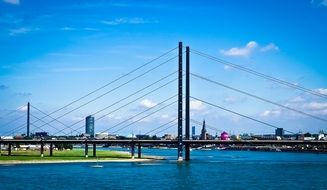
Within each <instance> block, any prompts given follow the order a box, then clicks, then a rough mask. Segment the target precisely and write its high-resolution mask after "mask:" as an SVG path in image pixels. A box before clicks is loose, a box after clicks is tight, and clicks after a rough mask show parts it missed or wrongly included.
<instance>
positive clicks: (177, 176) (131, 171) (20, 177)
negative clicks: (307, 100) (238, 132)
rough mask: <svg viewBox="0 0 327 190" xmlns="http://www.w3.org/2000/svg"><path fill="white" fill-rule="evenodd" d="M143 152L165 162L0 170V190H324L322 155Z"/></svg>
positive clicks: (326, 184) (325, 163) (326, 159)
mask: <svg viewBox="0 0 327 190" xmlns="http://www.w3.org/2000/svg"><path fill="white" fill-rule="evenodd" d="M176 152H177V150H174V149H167V150H162V149H143V152H142V153H144V154H147V155H158V156H164V157H165V158H167V160H163V161H155V162H150V163H148V162H147V163H100V164H101V165H103V166H104V167H103V168H92V167H91V165H93V164H92V163H72V164H31V165H27V164H22V165H8V166H0V182H1V183H0V189H1V190H5V189H24V190H28V189H153V188H157V189H327V178H326V176H325V173H326V171H327V154H313V153H284V152H252V151H226V150H205V151H204V150H193V151H192V152H191V158H192V160H191V161H190V162H182V163H178V162H176Z"/></svg>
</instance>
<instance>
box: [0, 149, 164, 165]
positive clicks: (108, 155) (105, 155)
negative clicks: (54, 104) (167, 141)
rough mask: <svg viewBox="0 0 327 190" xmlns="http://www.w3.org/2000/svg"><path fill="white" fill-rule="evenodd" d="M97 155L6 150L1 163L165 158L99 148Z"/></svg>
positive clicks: (134, 160) (133, 160) (141, 160)
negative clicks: (9, 151)
mask: <svg viewBox="0 0 327 190" xmlns="http://www.w3.org/2000/svg"><path fill="white" fill-rule="evenodd" d="M96 153H97V155H96V156H95V157H93V156H92V155H89V156H88V157H85V155H84V151H83V150H63V151H53V156H50V155H49V152H46V151H45V152H44V155H43V157H41V155H40V152H39V151H31V150H29V151H12V153H11V154H12V155H11V156H8V155H7V154H5V153H4V152H2V153H1V155H0V164H2V165H3V164H38V163H41V164H42V163H79V162H150V161H154V160H160V159H163V158H162V157H153V156H143V157H142V158H137V159H136V158H135V159H133V158H131V155H130V153H129V152H121V151H108V150H98V151H97V152H96Z"/></svg>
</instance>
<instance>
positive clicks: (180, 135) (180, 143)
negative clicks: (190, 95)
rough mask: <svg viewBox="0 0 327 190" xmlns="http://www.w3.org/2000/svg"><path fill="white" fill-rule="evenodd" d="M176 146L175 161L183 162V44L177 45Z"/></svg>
mask: <svg viewBox="0 0 327 190" xmlns="http://www.w3.org/2000/svg"><path fill="white" fill-rule="evenodd" d="M177 110H178V134H177V139H178V144H177V160H178V161H183V43H182V42H179V44H178V109H177Z"/></svg>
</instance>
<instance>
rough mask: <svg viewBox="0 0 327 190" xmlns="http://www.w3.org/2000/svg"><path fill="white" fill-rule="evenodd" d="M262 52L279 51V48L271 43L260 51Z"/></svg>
mask: <svg viewBox="0 0 327 190" xmlns="http://www.w3.org/2000/svg"><path fill="white" fill-rule="evenodd" d="M260 51H262V52H267V51H279V47H278V46H276V45H275V44H274V43H270V44H268V45H266V46H264V47H262V48H261V49H260Z"/></svg>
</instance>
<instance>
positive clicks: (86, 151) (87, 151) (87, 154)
mask: <svg viewBox="0 0 327 190" xmlns="http://www.w3.org/2000/svg"><path fill="white" fill-rule="evenodd" d="M84 153H85V158H87V157H89V145H88V144H87V142H85V152H84Z"/></svg>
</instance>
